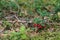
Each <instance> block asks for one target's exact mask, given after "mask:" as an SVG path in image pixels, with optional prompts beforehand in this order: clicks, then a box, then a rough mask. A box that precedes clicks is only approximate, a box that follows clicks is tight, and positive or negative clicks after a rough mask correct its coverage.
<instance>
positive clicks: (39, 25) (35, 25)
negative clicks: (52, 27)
mask: <svg viewBox="0 0 60 40" xmlns="http://www.w3.org/2000/svg"><path fill="white" fill-rule="evenodd" d="M33 26H34V27H37V28H38V29H42V28H45V27H46V26H42V25H41V24H33Z"/></svg>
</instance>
